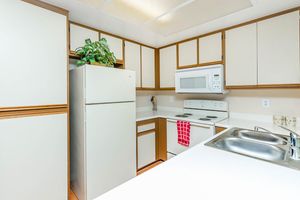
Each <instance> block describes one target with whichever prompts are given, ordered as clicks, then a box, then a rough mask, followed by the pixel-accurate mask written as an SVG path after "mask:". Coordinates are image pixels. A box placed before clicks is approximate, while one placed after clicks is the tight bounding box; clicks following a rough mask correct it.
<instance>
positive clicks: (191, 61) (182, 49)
mask: <svg viewBox="0 0 300 200" xmlns="http://www.w3.org/2000/svg"><path fill="white" fill-rule="evenodd" d="M177 56H178V63H177V64H178V68H187V67H193V66H196V65H197V64H198V40H197V39H194V40H189V41H186V42H182V43H179V44H178V55H177Z"/></svg>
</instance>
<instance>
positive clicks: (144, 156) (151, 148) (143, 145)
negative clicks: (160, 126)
mask: <svg viewBox="0 0 300 200" xmlns="http://www.w3.org/2000/svg"><path fill="white" fill-rule="evenodd" d="M155 134H156V133H155V132H154V131H153V132H149V133H148V134H146V135H141V136H139V137H138V138H137V140H138V144H137V146H138V154H137V155H138V169H140V168H142V167H144V166H146V165H149V164H151V163H153V162H155V161H156V150H155Z"/></svg>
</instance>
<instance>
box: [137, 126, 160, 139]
mask: <svg viewBox="0 0 300 200" xmlns="http://www.w3.org/2000/svg"><path fill="white" fill-rule="evenodd" d="M153 133H154V134H156V128H154V129H149V130H146V131H141V132H137V134H136V135H137V137H140V136H143V135H148V134H153Z"/></svg>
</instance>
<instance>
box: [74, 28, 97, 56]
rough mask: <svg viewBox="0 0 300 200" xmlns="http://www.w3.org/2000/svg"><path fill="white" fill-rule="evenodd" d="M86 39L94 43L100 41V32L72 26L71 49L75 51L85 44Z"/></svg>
mask: <svg viewBox="0 0 300 200" xmlns="http://www.w3.org/2000/svg"><path fill="white" fill-rule="evenodd" d="M86 39H91V40H92V41H93V42H94V41H98V40H99V32H97V31H94V30H91V29H88V28H84V27H81V26H78V25H76V24H70V49H71V51H75V50H76V49H77V48H78V47H82V46H84V44H85V40H86Z"/></svg>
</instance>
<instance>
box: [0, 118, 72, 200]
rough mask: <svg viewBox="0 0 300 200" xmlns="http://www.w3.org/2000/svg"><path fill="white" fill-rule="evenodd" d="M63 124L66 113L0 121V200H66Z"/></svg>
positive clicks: (65, 127)
mask: <svg viewBox="0 0 300 200" xmlns="http://www.w3.org/2000/svg"><path fill="white" fill-rule="evenodd" d="M67 121H68V119H67V114H57V115H45V116H35V117H24V118H11V119H1V120H0V161H1V164H0V177H1V178H0V199H3V200H4V199H5V200H16V199H30V200H41V199H43V200H53V199H57V200H67V199H68V198H67V195H68V164H67V160H68V157H67V155H68V147H67V142H68V140H67V138H68V135H67V133H68V128H67V124H68V122H67ZM16 188H18V189H17V191H16Z"/></svg>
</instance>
